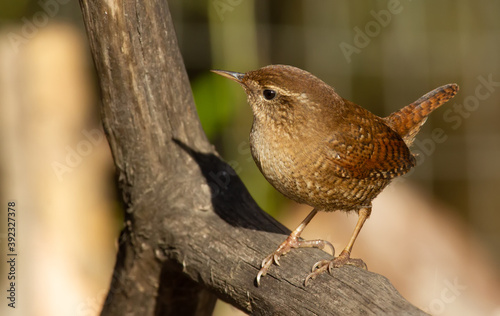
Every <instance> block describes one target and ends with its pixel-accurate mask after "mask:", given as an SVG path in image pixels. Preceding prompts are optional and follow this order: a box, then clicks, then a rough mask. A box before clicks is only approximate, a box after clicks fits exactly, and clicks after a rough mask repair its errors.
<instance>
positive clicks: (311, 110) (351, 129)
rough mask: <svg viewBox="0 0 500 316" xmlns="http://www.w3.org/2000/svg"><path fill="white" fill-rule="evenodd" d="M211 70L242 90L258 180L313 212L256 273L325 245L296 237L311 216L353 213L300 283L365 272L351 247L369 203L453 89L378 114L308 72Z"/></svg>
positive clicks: (402, 167) (400, 167) (410, 160)
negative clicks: (347, 270)
mask: <svg viewBox="0 0 500 316" xmlns="http://www.w3.org/2000/svg"><path fill="white" fill-rule="evenodd" d="M213 72H215V73H217V74H219V75H222V76H224V77H227V78H229V79H231V80H234V81H236V82H238V83H239V84H240V85H241V86H242V87H243V89H245V92H246V93H247V98H248V103H249V104H250V106H251V107H252V112H253V116H254V120H253V125H252V130H251V132H250V148H251V152H252V156H253V158H254V160H255V162H256V164H257V166H258V167H259V169H260V171H261V172H262V174H263V175H264V177H265V178H266V179H267V180H268V181H269V182H270V183H271V184H272V185H273V186H274V187H275V188H276V189H277V190H278V191H280V192H281V193H282V194H284V195H285V196H287V197H288V198H290V199H292V200H294V201H297V202H299V203H304V204H308V205H311V206H312V207H313V208H314V209H313V210H312V212H311V213H310V214H309V215H308V216H307V217H306V219H304V221H303V222H302V223H301V224H300V225H299V226H298V227H297V228H296V229H295V230H294V231H293V232H292V233H291V234H290V236H289V237H288V238H287V239H286V240H285V241H284V242H283V243H282V244H281V245H280V246H279V247H278V249H276V251H274V252H273V253H272V254H270V255H269V256H267V257H266V258H265V259H264V260H263V262H262V265H261V267H262V268H261V270H260V271H259V273H258V274H257V285H259V284H260V278H261V277H262V276H264V275H266V273H267V271H268V269H269V268H270V266H271V265H272V263H273V262H275V263H276V264H277V265H279V258H280V256H282V255H284V254H286V253H287V252H288V251H290V249H291V248H299V247H316V248H320V249H323V248H324V247H326V246H328V247H331V248H332V251H333V255H334V256H335V250H334V249H333V246H332V244H331V243H329V242H328V241H324V240H301V239H299V237H300V234H301V233H302V231H303V230H304V228H305V227H306V225H307V224H308V223H309V222H310V221H311V219H312V218H313V217H314V215H316V213H317V212H318V211H327V212H329V211H336V210H343V211H346V212H349V211H355V212H357V213H358V216H359V218H358V222H357V224H356V227H355V229H354V232H353V234H352V237H351V239H350V241H349V243H348V244H347V246H346V247H345V249H344V250H343V251H342V253H341V254H340V255H339V256H338V257H334V259H333V260H322V261H320V262H317V263H316V264H315V265H314V266H313V269H312V273H310V274H309V275H308V276H307V277H306V279H305V284H307V281H308V280H309V279H310V278H315V277H316V276H317V275H319V274H320V273H322V272H324V271H326V270H327V269H328V270H329V272H330V273H332V269H333V268H337V267H340V266H343V265H345V264H349V265H354V266H357V267H360V268H364V269H366V264H365V263H364V262H363V261H362V260H361V259H352V258H350V254H351V250H352V247H353V245H354V242H355V240H356V237H357V236H358V234H359V231H360V230H361V228H362V227H363V224H364V223H365V221H366V219H367V218H368V217H369V216H370V213H371V209H372V200H373V199H374V198H375V197H376V196H377V195H378V194H379V193H380V192H381V191H382V190H383V189H384V188H385V187H386V186H387V185H388V184H389V182H390V181H391V180H392V179H394V178H395V177H397V176H401V175H403V174H405V173H407V172H408V171H409V170H410V169H411V168H412V167H414V166H415V157H414V155H413V154H412V153H411V152H410V149H409V148H408V147H410V146H411V144H412V143H413V140H414V139H415V136H416V134H417V133H418V131H419V130H420V128H421V127H422V125H423V124H424V123H425V121H426V119H427V116H428V115H429V114H430V113H431V112H432V111H433V110H435V109H437V108H438V107H439V106H441V105H442V104H444V103H445V102H446V101H448V100H449V99H451V98H452V97H453V96H454V95H455V94H456V93H457V91H458V86H457V85H456V84H447V85H444V86H442V87H439V88H436V89H434V90H432V91H431V92H429V93H427V94H426V95H424V96H422V97H421V98H420V99H418V100H417V101H415V102H413V103H411V104H410V105H408V106H406V107H404V108H403V109H401V110H399V111H397V112H394V113H392V114H391V115H389V116H388V117H385V118H381V117H378V116H376V115H374V114H372V113H371V112H369V111H368V110H366V109H364V108H362V107H360V106H359V105H357V104H354V103H353V102H351V101H348V100H346V99H344V98H342V97H340V96H339V95H338V94H337V93H336V92H335V90H334V89H333V88H332V87H330V86H329V85H327V84H326V83H324V82H323V81H321V80H320V79H318V78H317V77H315V76H313V75H312V74H310V73H309V72H307V71H304V70H301V69H299V68H295V67H292V66H285V65H271V66H266V67H263V68H260V69H258V70H254V71H249V72H247V73H237V72H230V71H223V70H213Z"/></svg>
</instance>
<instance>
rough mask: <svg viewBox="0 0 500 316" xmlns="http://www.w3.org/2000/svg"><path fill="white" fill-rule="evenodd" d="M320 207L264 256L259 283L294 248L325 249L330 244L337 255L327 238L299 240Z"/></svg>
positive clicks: (258, 276) (258, 278)
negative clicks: (270, 252)
mask: <svg viewBox="0 0 500 316" xmlns="http://www.w3.org/2000/svg"><path fill="white" fill-rule="evenodd" d="M318 211H319V209H316V208H315V209H313V210H312V211H311V213H309V215H307V217H306V218H305V219H304V220H303V221H302V223H300V225H299V226H298V227H297V228H296V229H295V230H294V231H293V232H292V233H291V234H290V236H288V238H287V239H286V240H285V241H284V242H283V243H281V245H280V246H279V247H278V249H276V250H275V251H274V252H273V253H272V254H270V255H269V256H267V257H266V258H264V260H262V264H261V267H262V268H261V269H260V271H259V273H258V274H257V279H256V281H257V285H260V278H261V277H263V276H265V275H266V273H267V270H269V267H271V265H272V264H273V262H274V263H276V264H277V265H280V263H279V259H280V257H281V256H283V255H285V254H286V253H288V252H289V251H290V249H292V248H319V249H323V248H325V246H328V247H330V248H331V249H332V255H333V256H335V248H333V245H332V244H331V243H330V242H328V241H326V240H321V239H316V240H299V237H300V234H301V233H302V231H303V230H304V228H305V227H306V226H307V224H309V222H310V221H311V220H312V218H313V217H314V215H316V213H318Z"/></svg>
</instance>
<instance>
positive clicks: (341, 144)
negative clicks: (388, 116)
mask: <svg viewBox="0 0 500 316" xmlns="http://www.w3.org/2000/svg"><path fill="white" fill-rule="evenodd" d="M345 102H349V103H351V104H348V105H349V109H350V110H349V111H347V113H344V116H347V117H343V119H342V120H341V121H340V122H339V121H337V126H336V128H335V129H333V130H335V131H336V132H335V134H334V135H330V136H329V137H327V139H326V148H327V157H328V158H329V161H330V162H332V163H333V170H335V172H336V174H337V175H338V176H340V177H345V178H384V179H392V178H395V177H397V176H400V175H403V174H405V173H406V172H408V171H409V170H410V169H411V168H412V167H413V166H415V157H414V156H413V155H412V154H411V152H410V150H409V149H408V147H407V146H406V144H405V142H404V141H403V139H402V138H401V137H400V136H399V135H398V134H397V133H396V132H395V131H393V130H392V129H391V128H390V127H389V126H387V125H386V124H385V123H384V121H383V120H382V119H381V118H379V117H377V116H375V115H374V114H372V113H371V112H368V111H367V110H365V109H363V108H361V107H359V106H357V105H356V104H354V103H352V102H350V101H347V100H345ZM353 109H354V110H353ZM339 125H341V126H339Z"/></svg>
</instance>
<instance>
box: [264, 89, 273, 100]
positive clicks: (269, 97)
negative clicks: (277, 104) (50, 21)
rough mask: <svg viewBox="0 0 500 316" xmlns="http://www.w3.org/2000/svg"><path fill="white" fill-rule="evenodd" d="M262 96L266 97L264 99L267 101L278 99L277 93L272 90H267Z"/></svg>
mask: <svg viewBox="0 0 500 316" xmlns="http://www.w3.org/2000/svg"><path fill="white" fill-rule="evenodd" d="M262 95H263V96H264V98H265V99H266V100H272V99H274V98H275V97H276V91H274V90H270V89H266V90H264V91H263V92H262Z"/></svg>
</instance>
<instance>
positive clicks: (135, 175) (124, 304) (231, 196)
mask: <svg viewBox="0 0 500 316" xmlns="http://www.w3.org/2000/svg"><path fill="white" fill-rule="evenodd" d="M80 3H81V7H82V11H83V17H84V22H85V26H86V29H87V33H88V37H89V43H90V48H91V51H92V55H93V57H94V62H95V66H96V69H97V73H98V77H99V81H100V87H101V92H102V101H103V102H102V116H103V123H104V127H105V130H106V133H107V137H108V141H109V143H110V146H111V149H112V152H113V157H114V160H115V165H116V172H117V176H118V181H119V186H120V190H121V193H122V197H123V201H124V204H125V210H126V215H125V229H124V230H123V232H122V235H121V237H120V247H119V252H118V256H117V262H116V266H115V271H114V274H113V278H112V280H111V288H110V291H109V294H108V297H107V300H106V303H105V306H104V309H103V312H102V314H103V315H210V314H211V311H212V308H213V305H214V302H215V296H217V297H219V298H222V299H223V300H225V301H227V302H229V303H231V304H233V305H234V306H236V307H237V308H239V309H241V310H243V311H246V312H247V313H252V314H255V315H294V314H302V315H304V314H311V315H327V314H329V315H352V314H356V315H357V314H384V315H387V314H398V315H399V314H406V315H420V314H423V312H421V311H420V310H418V309H417V308H416V307H414V306H412V305H411V304H410V303H408V302H407V301H405V300H404V299H403V298H402V297H401V296H400V295H399V293H398V292H397V291H396V290H395V289H394V287H393V286H392V285H391V284H390V283H389V282H388V280H387V279H386V278H384V277H383V276H380V275H377V274H374V273H371V272H367V271H363V270H359V269H356V268H353V267H345V268H341V269H338V270H336V271H335V275H334V276H333V277H332V276H329V275H326V274H325V275H322V276H320V277H318V278H317V279H316V280H314V281H313V282H311V285H309V286H308V287H307V288H305V287H304V286H303V280H304V277H305V276H306V275H307V273H308V270H309V269H310V267H311V266H312V264H313V263H314V262H316V261H318V260H320V259H326V258H327V257H328V255H327V254H326V253H324V252H322V251H320V250H317V249H305V250H297V251H294V252H292V253H290V254H288V255H287V256H286V257H284V258H283V259H282V260H281V267H280V268H279V269H277V268H275V267H273V268H272V269H271V271H270V274H269V275H268V276H266V277H265V278H264V279H263V280H262V285H261V286H260V287H256V286H255V276H256V273H257V272H258V269H259V264H260V261H261V259H262V258H264V257H265V256H266V255H267V254H268V253H269V252H271V251H272V250H274V248H275V247H276V245H278V244H279V243H280V242H281V241H282V240H283V239H284V238H285V237H286V234H288V233H289V231H288V230H287V229H286V228H284V227H283V226H282V225H281V224H279V223H277V222H276V221H275V220H274V219H272V218H271V217H270V216H268V215H267V214H266V213H264V212H263V211H262V210H261V209H260V208H259V207H258V206H257V205H256V203H255V202H254V201H253V199H252V198H251V197H250V195H249V193H248V191H247V190H246V188H245V187H244V185H243V184H242V182H241V181H240V179H239V178H238V177H237V176H236V174H235V172H234V171H233V170H232V169H231V168H230V167H229V166H228V165H227V164H226V163H224V162H223V161H222V160H221V159H220V157H219V156H218V154H217V153H216V152H215V150H214V149H213V147H212V145H211V144H210V143H209V142H208V141H207V139H206V137H205V134H204V133H203V130H202V128H201V126H200V123H199V120H198V117H197V114H196V109H195V106H194V102H193V98H192V95H191V90H190V87H189V81H188V78H187V75H186V72H185V69H184V64H183V61H182V57H181V55H180V53H179V49H178V46H177V40H176V37H175V33H174V28H173V25H172V20H171V17H170V14H169V10H168V6H167V4H166V2H165V1H160V0H151V1H140V0H136V1H131V0H123V1H116V0H109V1H100V0H80ZM214 294H215V296H214Z"/></svg>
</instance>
